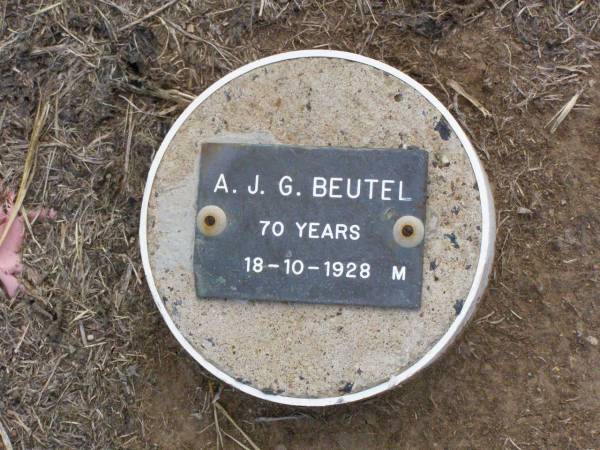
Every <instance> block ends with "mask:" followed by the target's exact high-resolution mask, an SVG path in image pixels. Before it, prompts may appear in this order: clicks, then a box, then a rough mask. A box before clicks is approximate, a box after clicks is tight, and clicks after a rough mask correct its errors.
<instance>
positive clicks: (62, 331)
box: [0, 0, 600, 450]
mask: <svg viewBox="0 0 600 450" xmlns="http://www.w3.org/2000/svg"><path fill="white" fill-rule="evenodd" d="M162 5H165V6H166V7H165V8H162V7H161V6H162ZM315 47H319V48H332V49H339V50H347V51H352V52H356V53H361V54H365V55H367V56H371V57H373V58H376V59H379V60H382V61H385V62H387V63H389V64H391V65H393V66H395V67H397V68H399V69H401V70H403V71H404V72H406V73H407V74H409V75H410V76H412V77H414V78H415V79H417V80H418V81H420V82H421V83H423V84H424V85H425V86H426V87H428V88H429V89H430V90H431V91H433V92H434V93H435V94H436V95H437V96H438V97H439V98H440V99H441V100H442V102H443V103H444V104H446V105H447V106H448V107H449V108H450V109H451V110H452V112H453V113H454V114H455V115H456V117H457V118H458V119H459V121H460V122H461V124H462V125H463V126H464V128H465V129H466V130H467V132H468V134H469V136H470V137H471V139H472V142H473V143H474V145H475V146H476V148H477V150H478V152H479V154H480V157H481V158H482V161H483V163H484V165H485V167H486V170H487V172H488V175H489V177H490V179H491V182H492V184H493V187H494V192H495V202H496V208H497V214H498V240H497V255H496V261H495V268H494V271H493V275H492V279H491V284H490V288H489V289H488V293H487V295H486V296H485V298H484V300H483V302H482V303H481V306H480V308H479V310H478V312H477V315H476V317H475V318H474V319H473V321H472V322H471V323H470V325H469V326H468V327H467V330H466V331H465V333H464V334H463V335H462V337H461V338H460V340H459V341H458V342H457V344H456V345H455V346H454V347H453V348H452V350H451V351H449V352H448V354H447V355H445V356H444V357H443V358H442V359H441V360H440V361H439V362H438V363H436V364H435V365H434V366H433V367H431V368H430V369H428V370H426V371H425V372H424V373H422V374H421V375H419V376H418V377H416V378H415V379H414V380H412V381H410V382H409V383H407V384H405V385H403V386H402V387H400V388H398V389H396V390H394V391H392V392H389V393H387V394H386V395H382V396H380V397H377V398H374V399H371V400H368V401H365V402H362V403H358V404H352V405H348V406H343V407H334V408H328V409H302V408H290V407H283V406H278V405H273V404H270V403H265V402H262V401H258V400H256V399H253V398H251V397H248V396H246V395H244V394H241V393H239V392H236V391H234V390H233V389H231V388H229V387H228V386H223V385H221V384H220V383H219V382H218V381H217V380H214V379H212V378H211V377H210V376H209V375H208V374H207V373H206V372H205V371H203V370H202V369H201V368H200V367H199V366H198V365H197V364H196V363H195V362H194V361H193V360H192V359H191V358H190V357H189V356H188V355H187V354H185V353H184V352H183V351H182V350H181V349H180V348H179V346H178V344H177V342H176V341H175V339H174V338H173V337H172V336H171V335H170V333H169V331H168V330H167V328H166V326H165V325H164V324H163V322H162V320H161V319H160V317H159V316H158V313H157V311H156V309H155V307H154V304H153V302H152V299H151V296H150V294H149V292H148V290H147V288H146V286H145V282H144V279H143V271H142V269H141V263H140V258H139V252H138V242H137V226H138V217H139V208H140V200H141V196H142V192H143V186H144V181H145V177H146V173H147V170H148V167H149V165H150V162H151V160H152V157H153V155H154V153H155V152H156V150H157V148H158V145H159V144H160V142H161V140H162V138H163V137H164V135H165V134H166V132H167V130H168V128H169V127H170V125H171V124H172V123H173V121H174V120H175V118H176V117H177V116H178V114H179V113H181V111H182V110H183V109H184V108H185V106H186V105H187V104H188V103H189V101H190V99H191V98H193V97H194V96H195V95H197V94H199V93H200V92H201V91H202V90H203V89H205V88H206V87H207V86H208V85H209V84H210V83H212V82H213V81H215V80H217V79H218V78H220V77H221V76H223V75H225V74H226V73H227V72H229V71H230V70H232V69H234V68H236V67H239V66H241V65H242V64H244V63H245V62H249V61H252V60H254V59H256V58H258V57H261V56H267V55H271V54H274V53H278V52H281V51H285V50H295V49H304V48H315ZM599 54H600V4H598V3H597V2H594V1H586V0H584V1H559V0H553V1H551V2H532V1H524V0H512V1H511V0H507V1H499V0H487V1H473V2H449V1H435V2H432V1H427V2H416V1H414V2H413V1H400V0H398V1H393V0H390V1H387V2H383V1H375V0H370V1H367V0H359V1H357V2H351V1H350V0H347V1H345V2H344V1H331V2H309V1H302V0H295V1H291V2H285V1H272V0H265V1H260V0H256V1H247V2H237V1H236V2H234V1H223V2H196V1H192V0H180V1H178V2H168V3H167V2H165V3H162V2H128V1H119V0H116V1H111V0H100V1H98V2H92V1H75V0H62V1H57V2H42V1H35V2H30V1H19V0H10V1H8V2H7V1H6V0H0V194H1V195H4V196H5V195H6V194H7V192H8V191H10V190H13V191H14V190H16V189H17V187H18V183H19V179H20V176H21V173H22V171H23V165H24V161H25V156H26V153H27V145H28V139H29V135H30V133H31V129H32V125H33V119H34V117H35V110H36V108H37V105H38V104H39V103H40V102H41V103H42V104H44V105H46V104H47V105H48V107H49V114H48V118H47V119H46V121H45V124H44V132H43V136H42V140H41V145H40V148H39V154H38V158H37V167H36V172H35V175H34V179H33V182H32V184H31V186H30V188H29V191H28V194H27V198H26V200H25V207H26V208H34V207H37V206H46V207H53V208H55V209H57V210H58V212H59V217H58V219H57V220H56V221H53V222H47V223H37V224H34V225H33V226H32V228H31V230H30V231H28V233H27V237H26V239H27V243H26V246H25V248H24V263H25V271H24V273H23V276H22V280H23V284H24V289H23V290H22V292H21V293H20V294H19V295H18V296H17V297H16V298H15V299H8V298H6V297H4V296H2V295H1V294H0V424H2V427H0V428H4V429H5V430H6V434H7V435H6V436H5V437H4V438H3V439H0V448H2V445H3V444H2V442H3V441H4V445H5V446H8V445H9V444H8V441H10V442H12V446H13V447H14V448H15V449H32V448H57V449H59V448H60V449H62V448H82V449H108V448H133V449H138V448H160V449H203V448H219V447H221V448H238V447H239V448H243V447H241V445H244V446H246V447H248V448H252V444H250V442H249V440H248V438H249V439H251V440H252V441H253V442H254V443H255V445H256V446H258V447H260V448H264V449H267V448H276V449H279V450H283V449H289V450H291V449H306V448H311V449H313V448H315V449H318V448H323V449H330V448H335V449H337V448H339V449H364V448H376V449H388V448H389V449H392V448H393V449H395V448H407V449H408V448H410V449H413V448H506V449H526V448H561V449H562V448H565V449H567V448H569V449H570V448H573V449H580V448H581V449H585V448H600V344H599V343H598V341H599V339H600V232H599V231H598V229H599V227H600V211H599V209H598V205H599V204H600V162H599V161H600V154H599V152H600V93H599V89H598V88H599V86H600V75H598V74H599V73H600V72H599V70H600V60H599V58H598V56H599ZM451 80H454V81H455V82H456V83H458V84H459V85H460V86H461V87H462V89H463V90H464V92H466V93H467V94H469V95H470V96H472V97H474V98H476V99H477V100H479V102H481V104H482V105H483V107H484V108H485V109H486V110H488V111H489V113H490V114H489V115H488V114H484V113H486V111H485V110H483V109H481V108H477V107H476V106H475V105H473V103H472V102H470V101H468V99H466V98H465V97H464V96H462V95H457V91H456V89H454V88H453V86H456V84H455V83H453V82H452V81H451ZM459 90H460V89H459ZM577 94H580V95H579V96H578V97H577V98H576V102H575V107H574V108H572V109H570V110H569V113H568V114H567V116H566V118H564V120H562V121H561V123H559V124H558V126H557V128H556V130H555V132H552V125H553V123H555V122H553V123H550V124H549V122H550V121H551V119H552V118H553V116H555V114H556V113H557V112H559V110H561V108H562V107H563V105H565V104H567V102H569V100H571V99H572V98H573V97H574V96H576V95H577ZM548 124H549V125H548ZM224 411H226V413H225V412H224ZM227 415H229V416H230V417H231V418H232V420H233V421H235V423H236V424H237V425H238V426H239V427H240V428H241V429H242V430H244V432H245V433H246V434H247V436H248V438H246V437H244V436H243V435H242V434H241V433H240V431H239V429H237V428H236V427H235V426H234V425H233V424H232V422H231V421H229V420H228V419H227ZM238 442H239V443H238ZM240 444H241V445H240Z"/></svg>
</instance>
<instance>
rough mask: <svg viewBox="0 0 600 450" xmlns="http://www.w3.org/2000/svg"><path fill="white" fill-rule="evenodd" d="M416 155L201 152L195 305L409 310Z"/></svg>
mask: <svg viewBox="0 0 600 450" xmlns="http://www.w3.org/2000/svg"><path fill="white" fill-rule="evenodd" d="M427 156H428V154H427V152H426V151H424V150H421V149H418V148H416V147H410V148H406V149H345V148H332V147H318V148H314V147H301V146H288V145H255V144H223V143H219V144H213V143H207V144H202V149H201V156H200V181H199V189H198V203H197V208H198V209H197V217H196V238H195V251H194V271H195V277H196V291H197V295H198V297H199V298H202V299H204V298H219V299H228V300H268V301H284V302H305V303H321V304H344V305H367V306H377V307H396V308H408V309H417V308H419V307H420V305H421V287H422V275H423V239H424V226H423V224H424V223H425V202H426V195H427V194H426V190H427ZM406 220H409V221H408V222H406ZM411 220H412V221H413V222H410V221H411ZM398 226H401V229H398ZM419 227H420V228H419ZM398 233H400V234H398ZM419 233H420V236H419ZM398 236H400V237H398ZM403 239H405V240H406V241H407V242H405V241H403ZM415 239H416V240H415ZM411 240H412V241H411Z"/></svg>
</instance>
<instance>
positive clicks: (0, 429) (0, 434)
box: [0, 421, 13, 450]
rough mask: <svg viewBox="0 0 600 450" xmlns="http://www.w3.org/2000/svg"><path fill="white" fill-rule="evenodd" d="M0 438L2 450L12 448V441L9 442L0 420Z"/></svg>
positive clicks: (10, 449) (11, 449)
mask: <svg viewBox="0 0 600 450" xmlns="http://www.w3.org/2000/svg"><path fill="white" fill-rule="evenodd" d="M0 438H2V445H3V446H4V450H13V446H12V443H11V442H10V438H9V436H8V433H7V432H6V430H5V429H4V425H2V421H0Z"/></svg>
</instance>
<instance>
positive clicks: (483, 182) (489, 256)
mask: <svg viewBox="0 0 600 450" xmlns="http://www.w3.org/2000/svg"><path fill="white" fill-rule="evenodd" d="M299 58H333V59H343V60H347V61H352V62H356V63H360V64H365V65H367V66H371V67H373V68H375V69H379V70H382V71H383V72H386V73H387V74H389V75H391V76H393V77H395V78H397V79H399V80H400V81H402V82H404V83H406V84H407V85H409V86H410V87H411V88H413V89H415V90H416V91H417V92H418V93H419V94H421V95H422V96H423V97H425V99H426V100H427V101H428V102H429V103H431V105H433V106H434V107H435V108H436V109H437V110H438V111H439V112H440V113H441V114H442V116H443V117H444V118H445V119H446V121H447V123H448V125H449V126H450V127H451V129H452V130H453V131H454V133H456V136H457V137H458V138H459V140H460V142H461V144H462V146H463V149H464V151H465V152H466V154H467V156H468V158H469V162H470V163H471V167H472V169H473V172H474V174H475V179H476V180H477V186H478V188H479V193H480V199H481V200H480V201H481V247H480V250H479V260H478V262H477V269H476V271H475V275H474V277H473V283H472V285H471V288H470V290H469V294H468V296H467V298H466V299H465V302H464V304H463V307H462V309H461V312H460V314H458V316H457V317H456V319H455V320H454V321H453V322H452V324H451V325H450V327H449V328H448V330H447V331H446V332H445V333H444V335H443V336H442V337H441V338H440V339H439V340H438V341H437V342H436V343H435V344H434V345H433V346H432V347H431V348H430V349H429V350H428V351H427V352H426V353H425V354H423V355H422V356H421V357H420V358H419V359H418V360H417V361H415V362H414V363H413V364H411V365H410V366H408V367H407V368H405V369H404V370H402V371H401V372H400V373H399V374H397V375H394V376H392V377H390V378H389V380H387V381H384V382H383V383H381V384H378V385H376V386H373V387H370V388H368V389H365V390H362V391H358V392H354V393H350V394H345V395H340V396H335V397H324V398H301V397H288V396H283V395H276V394H267V393H265V392H263V391H261V390H259V389H257V388H255V387H252V386H248V385H246V384H244V383H241V382H239V381H237V380H236V379H235V378H233V377H232V376H231V375H228V374H227V373H225V372H223V371H222V370H221V369H219V368H218V367H216V366H215V365H214V364H212V363H211V362H209V361H207V360H206V359H205V358H204V357H203V356H202V355H201V354H200V353H199V352H198V351H197V350H196V349H195V348H194V347H193V346H192V345H191V344H190V343H189V342H188V341H187V339H186V338H185V337H184V336H183V335H182V334H181V332H180V331H179V329H178V328H177V326H176V325H175V323H174V322H173V320H172V318H171V316H170V315H169V313H168V311H167V309H166V308H165V305H164V303H163V301H162V299H161V297H160V294H159V292H158V290H157V288H156V285H155V283H154V277H153V275H152V268H151V267H150V259H149V256H148V245H147V218H148V202H149V199H150V193H151V191H152V185H153V183H154V178H155V176H156V173H157V171H158V167H159V166H160V163H161V160H162V158H163V155H164V154H165V152H166V151H167V149H168V148H169V145H170V144H171V141H172V139H173V137H174V136H175V135H176V134H177V132H178V131H179V128H180V127H181V126H182V125H183V124H184V123H185V121H186V120H187V118H188V117H189V116H190V114H192V112H193V111H194V110H195V109H196V108H197V107H198V106H200V105H201V104H202V102H204V101H205V100H206V99H207V98H208V97H209V96H211V95H212V94H213V93H214V92H215V91H217V90H218V89H220V88H221V87H223V86H225V85H226V84H227V83H229V82H231V81H232V80H234V79H236V78H238V77H240V76H242V75H244V74H246V73H248V72H250V71H252V70H255V69H258V68H260V67H263V66H267V65H269V64H274V63H278V62H282V61H288V60H293V59H299ZM495 237H496V218H495V211H494V200H493V197H492V192H491V188H490V185H489V182H488V179H487V176H486V174H485V171H484V170H483V166H482V164H481V161H480V160H479V157H478V156H477V153H476V152H475V149H474V148H473V146H472V145H471V142H470V141H469V138H468V137H467V135H466V134H465V132H464V131H463V130H462V128H461V127H460V125H459V124H458V122H457V121H456V119H455V118H454V117H453V116H452V115H451V114H450V112H449V111H448V110H447V109H446V107H445V106H444V105H443V104H442V103H441V102H440V101H439V100H438V99H437V98H436V97H435V96H434V95H433V94H432V93H431V92H429V91H428V90H427V89H426V88H425V87H424V86H422V85H421V84H420V83H418V82H417V81H415V80H413V79H412V78H410V77H409V76H408V75H406V74H404V73H403V72H401V71H399V70H398V69H395V68H393V67H391V66H389V65H387V64H385V63H383V62H380V61H377V60H374V59H371V58H367V57H366V56H362V55H357V54H354V53H348V52H341V51H335V50H300V51H294V52H287V53H280V54H277V55H273V56H269V57H266V58H262V59H259V60H256V61H253V62H251V63H249V64H246V65H245V66H243V67H240V68H239V69H237V70H234V71H233V72H231V73H229V74H227V75H226V76H224V77H223V78H221V79H220V80H218V81H216V82H215V83H213V84H212V85H211V86H209V87H208V88H207V89H206V90H205V91H204V92H202V93H201V94H200V95H199V96H198V97H196V99H195V100H194V101H193V102H192V103H191V104H190V105H189V106H188V107H187V108H186V109H185V110H184V111H183V113H182V114H181V115H180V116H179V117H178V118H177V120H176V121H175V123H174V124H173V126H172V127H171V129H170V130H169V132H168V133H167V135H166V136H165V138H164V140H163V142H162V143H161V145H160V147H159V149H158V152H157V154H156V156H155V157H154V160H153V161H152V165H151V166H150V170H149V172H148V178H147V179H146V186H145V188H144V196H143V200H142V210H141V213H140V252H141V256H142V265H143V267H144V273H145V275H146V280H147V283H148V286H149V288H150V292H151V293H152V297H153V299H154V302H155V303H156V306H157V308H158V310H159V312H160V314H161V316H162V318H163V319H164V321H165V322H166V324H167V326H168V327H169V329H170V330H171V333H173V335H174V336H175V338H176V339H177V340H178V341H179V343H180V344H181V346H182V347H183V348H184V349H185V350H186V351H187V352H188V353H189V354H190V355H191V356H192V358H194V359H195V360H196V361H197V362H198V363H200V364H201V365H202V366H203V367H204V368H205V369H206V370H208V371H209V372H210V373H211V374H213V375H214V376H216V377H217V378H219V379H220V380H222V381H224V382H225V383H227V384H229V385H231V386H233V387H235V388H237V389H239V390H240V391H242V392H245V393H246V394H250V395H252V396H254V397H258V398H260V399H263V400H268V401H271V402H275V403H281V404H285V405H294V406H328V405H336V404H345V403H350V402H355V401H358V400H363V399H366V398H369V397H372V396H374V395H377V394H380V393H382V392H385V391H387V390H389V389H392V388H394V387H396V386H398V385H400V384H402V383H404V382H405V381H406V380H408V379H409V378H411V377H412V376H414V375H415V374H416V373H417V372H419V371H421V370H423V369H424V368H426V367H427V366H429V365H430V364H431V363H433V362H434V361H435V360H436V359H437V358H438V357H440V356H441V355H442V354H443V353H444V352H445V350H446V349H448V347H450V346H451V345H452V343H453V342H454V340H455V339H456V337H457V336H458V335H459V334H460V332H461V331H462V330H463V328H464V327H465V325H466V324H467V323H468V321H469V319H470V318H471V316H472V315H473V313H474V312H475V309H476V307H477V304H478V303H479V300H480V299H481V297H482V296H483V294H484V292H485V288H486V286H487V283H488V278H489V275H490V272H491V268H492V263H493V260H494V242H495Z"/></svg>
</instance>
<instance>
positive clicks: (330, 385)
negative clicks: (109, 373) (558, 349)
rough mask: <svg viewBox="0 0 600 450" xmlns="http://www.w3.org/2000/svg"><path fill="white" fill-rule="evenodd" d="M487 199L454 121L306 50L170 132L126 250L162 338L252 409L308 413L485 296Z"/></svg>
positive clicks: (420, 357)
mask: <svg viewBox="0 0 600 450" xmlns="http://www.w3.org/2000/svg"><path fill="white" fill-rule="evenodd" d="M494 237H495V223H494V209H493V200H492V196H491V192H490V187H489V185H488V181H487V179H486V176H485V173H484V171H483V169H482V167H481V163H480V161H479V159H478V158H477V155H476V153H475V151H474V150H473V147H472V146H471V144H470V143H469V141H468V139H467V137H466V136H465V134H464V132H463V131H462V130H461V128H460V126H459V125H458V123H457V122H456V120H455V119H454V118H453V117H452V116H451V115H450V113H449V112H448V111H447V110H446V109H445V108H444V106H443V105H442V104H441V103H440V102H439V101H438V100H437V99H436V98H435V97H434V96H433V95H432V94H431V93H430V92H428V91H427V90H426V89H425V88H424V87H423V86H421V85H420V84H418V83H417V82H415V81H414V80H413V79H411V78H409V77H408V76H406V75H404V74H403V73H401V72H399V71H398V70H396V69H394V68H392V67H390V66H388V65H386V64H383V63H381V62H378V61H374V60H372V59H369V58H365V57H363V56H359V55H354V54H350V53H343V52H334V51H324V50H311V51H300V52H292V53H285V54H280V55H275V56H273V57H269V58H265V59H262V60H259V61H255V62H253V63H251V64H248V65H246V66H244V67H242V68H240V69H238V70H236V71H234V72H232V73H230V74H229V75H227V76H226V77H224V78H222V79H221V80H219V81H218V82H217V83H215V84H214V85H212V86H211V87H210V88H209V89H207V90H206V91H205V92H204V93H202V94H201V95H200V96H199V97H198V98H197V99H196V100H195V101H194V102H193V103H192V104H191V105H190V106H189V107H188V108H187V109H186V110H185V111H184V113H183V114H182V115H181V116H180V117H179V118H178V120H177V121H176V122H175V125H174V126H173V127H172V129H171V130H170V131H169V133H168V134H167V136H166V138H165V140H164V141H163V143H162V145H161V147H160V149H159V151H158V154H157V155H156V157H155V159H154V161H153V163H152V167H151V169H150V173H149V176H148V181H147V185H146V190H145V192H144V201H143V207H142V215H141V225H140V245H141V252H142V260H143V264H144V269H145V272H146V278H147V281H148V284H149V286H150V290H151V292H152V295H153V297H154V300H155V302H156V305H157V306H158V309H159V311H160V313H161V314H162V316H163V318H164V320H165V322H166V323H167V325H168V326H169V328H170V330H171V332H172V333H173V334H174V335H175V337H176V338H177V339H178V341H179V342H180V343H181V345H182V346H183V347H184V348H185V349H186V350H187V351H188V352H189V353H190V355H192V357H194V359H196V360H197V361H198V362H199V363H200V364H202V365H203V366H204V367H205V368H206V369H207V370H208V371H210V372H211V373H212V374H214V375H215V376H217V377H219V378H220V379H222V380H223V381H225V382H227V383H229V384H231V385H233V386H235V387H237V388H238V389H240V390H242V391H244V392H246V393H249V394H252V395H254V396H257V397H260V398H263V399H267V400H271V401H275V402H279V403H286V404H293V405H306V406H321V405H331V404H336V403H346V402H350V401H355V400H359V399H363V398H366V397H369V396H372V395H375V394H378V393H380V392H383V391H385V390H388V389H390V388H392V387H394V386H396V385H398V384H400V383H402V382H403V381H405V380H406V379H408V378H409V377H411V376H412V375H414V374H415V373H417V372H418V371H420V370H421V369H423V368H424V367H426V366H427V365H429V364H430V363H431V362H432V361H434V360H435V359H436V357H438V356H439V355H440V354H441V353H442V352H443V351H444V350H445V349H446V348H447V347H448V346H449V345H450V344H451V343H452V341H453V340H454V338H455V337H456V335H457V334H458V333H459V332H460V330H461V329H462V328H463V327H464V325H465V324H466V323H467V321H468V319H469V317H470V316H471V315H472V313H473V312H474V310H475V307H476V304H477V302H478V300H479V299H480V297H481V296H482V294H483V291H484V289H485V285H486V283H487V278H488V275H489V272H490V268H491V264H492V259H493V250H494Z"/></svg>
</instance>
